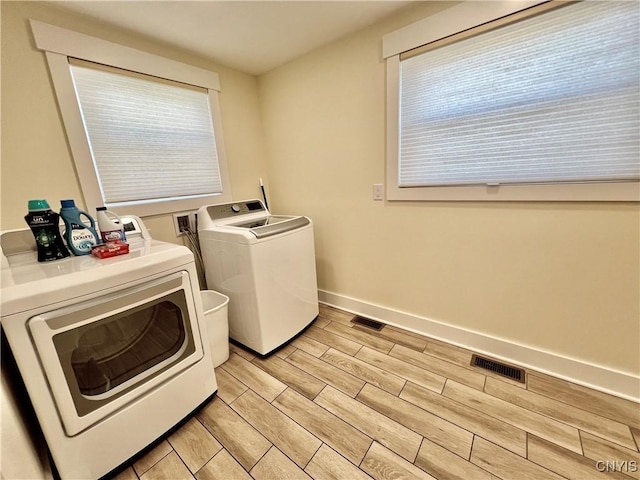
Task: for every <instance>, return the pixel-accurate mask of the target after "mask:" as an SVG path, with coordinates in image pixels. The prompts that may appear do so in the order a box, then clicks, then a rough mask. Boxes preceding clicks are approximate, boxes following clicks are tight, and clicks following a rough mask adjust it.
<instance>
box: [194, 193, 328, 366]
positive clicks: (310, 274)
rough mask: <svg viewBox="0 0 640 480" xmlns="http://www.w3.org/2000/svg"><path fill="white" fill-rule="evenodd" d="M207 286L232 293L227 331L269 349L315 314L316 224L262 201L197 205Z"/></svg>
mask: <svg viewBox="0 0 640 480" xmlns="http://www.w3.org/2000/svg"><path fill="white" fill-rule="evenodd" d="M198 237H199V239H200V248H201V250H202V257H203V260H204V265H205V277H206V279H207V285H208V287H209V288H211V289H213V290H216V291H218V292H221V293H224V294H225V295H227V296H228V297H229V336H230V337H231V338H232V339H233V340H235V341H236V342H238V343H240V344H242V345H244V346H246V347H248V348H250V349H251V350H253V351H255V352H257V353H259V354H260V355H268V354H269V353H271V352H273V351H274V350H276V349H278V348H280V347H281V346H283V345H284V344H286V343H287V342H288V341H289V340H291V339H292V338H293V337H295V336H296V335H297V334H298V333H300V332H301V331H302V330H304V328H305V327H307V325H309V324H310V323H311V322H312V321H313V320H314V319H315V318H316V317H317V316H318V287H317V281H316V263H315V248H314V241H313V223H312V222H311V220H310V219H309V218H307V217H304V216H283V215H271V214H270V213H269V211H268V210H267V209H266V208H265V206H264V204H263V203H262V202H261V201H259V200H249V201H242V202H235V203H227V204H221V205H209V206H205V207H202V208H200V210H199V211H198Z"/></svg>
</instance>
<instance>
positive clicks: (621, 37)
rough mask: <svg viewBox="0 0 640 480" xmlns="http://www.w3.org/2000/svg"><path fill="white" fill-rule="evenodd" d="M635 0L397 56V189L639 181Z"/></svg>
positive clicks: (580, 7)
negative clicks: (398, 133)
mask: <svg viewBox="0 0 640 480" xmlns="http://www.w3.org/2000/svg"><path fill="white" fill-rule="evenodd" d="M638 10H639V9H638V5H637V3H636V2H578V3H575V4H570V5H568V6H564V7H561V8H557V9H554V10H550V11H548V12H545V13H544V14H540V15H538V16H533V17H530V18H527V19H525V20H522V21H519V22H516V23H512V24H509V25H506V26H503V27H500V28H497V29H494V30H490V31H487V32H484V33H481V34H479V35H477V36H473V37H471V38H467V39H465V40H461V41H459V42H455V43H451V44H448V45H445V46H442V47H440V48H435V49H433V50H430V51H428V52H426V53H422V54H420V55H417V56H413V57H410V58H407V59H403V60H402V61H401V64H400V69H401V70H400V75H401V76H400V119H399V122H400V141H399V158H400V160H399V172H398V173H399V175H398V178H399V186H400V187H414V186H431V185H433V186H436V185H472V184H510V183H515V184H517V183H547V182H590V181H626V180H635V179H638V178H640V162H639V158H640V150H639V140H638V132H639V130H640V125H639V121H638V118H639V100H638V98H639V92H638V90H639V89H638V86H639V82H640V78H639V75H640V64H639V63H640V49H639V38H638V37H639V32H640V28H639V22H638Z"/></svg>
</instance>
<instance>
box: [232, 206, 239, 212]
mask: <svg viewBox="0 0 640 480" xmlns="http://www.w3.org/2000/svg"><path fill="white" fill-rule="evenodd" d="M231 210H233V212H234V213H238V212H239V211H240V205H231Z"/></svg>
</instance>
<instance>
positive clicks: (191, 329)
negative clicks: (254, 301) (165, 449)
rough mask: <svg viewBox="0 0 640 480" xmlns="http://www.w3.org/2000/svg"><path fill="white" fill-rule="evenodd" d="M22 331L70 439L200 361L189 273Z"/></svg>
mask: <svg viewBox="0 0 640 480" xmlns="http://www.w3.org/2000/svg"><path fill="white" fill-rule="evenodd" d="M28 327H29V330H30V332H31V334H32V337H33V339H34V342H35V345H36V351H37V354H38V356H39V358H40V362H41V365H42V367H43V369H44V371H45V374H46V377H47V381H48V382H49V386H50V389H51V391H52V392H53V396H54V399H55V402H56V405H57V408H58V411H59V412H60V415H61V417H62V423H63V425H64V429H65V432H66V433H67V435H69V436H73V435H77V434H78V433H80V432H81V431H82V430H84V429H86V428H88V427H89V426H91V425H93V424H94V423H96V422H97V421H99V420H101V419H103V418H105V416H107V415H109V414H111V413H113V412H114V411H116V410H118V409H120V408H122V407H123V406H124V405H126V404H127V403H129V402H131V401H132V400H133V399H135V398H138V397H139V396H141V395H143V394H144V393H146V392H148V391H149V390H151V389H152V388H155V387H157V386H159V385H161V384H162V383H164V382H166V381H169V380H170V378H171V377H172V376H174V375H176V374H178V373H179V372H181V371H182V370H184V369H186V368H188V367H189V366H190V365H193V364H194V363H196V362H198V361H199V360H201V359H202V358H203V351H202V340H201V338H200V332H199V329H198V321H197V313H196V310H195V304H194V301H193V294H192V289H191V282H190V281H189V275H188V273H187V272H179V273H175V274H172V275H169V276H167V277H163V278H160V279H157V280H155V281H151V282H148V283H144V284H141V285H137V286H135V287H131V288H128V289H125V290H120V291H118V292H115V293H112V294H108V295H105V296H101V297H99V298H97V299H93V300H90V301H86V302H82V303H79V304H76V305H73V306H71V307H68V308H64V309H60V310H55V311H52V312H48V313H45V314H41V315H37V316H35V317H32V318H31V319H29V321H28Z"/></svg>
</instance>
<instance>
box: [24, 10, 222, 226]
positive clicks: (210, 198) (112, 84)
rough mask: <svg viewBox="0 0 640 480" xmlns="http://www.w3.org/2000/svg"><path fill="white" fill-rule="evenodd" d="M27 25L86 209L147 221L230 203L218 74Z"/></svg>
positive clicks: (66, 32)
mask: <svg viewBox="0 0 640 480" xmlns="http://www.w3.org/2000/svg"><path fill="white" fill-rule="evenodd" d="M31 23H32V28H33V31H34V36H35V38H36V44H37V46H38V48H40V49H41V50H45V52H46V55H47V60H48V63H49V68H50V71H51V75H52V79H53V82H54V87H55V90H56V95H57V97H58V103H59V106H60V110H61V112H62V116H63V120H64V123H65V128H66V131H67V136H68V139H69V144H70V146H71V150H72V154H73V158H74V162H75V165H76V169H77V171H78V176H79V178H80V183H81V187H82V191H83V194H84V197H85V201H86V204H87V208H92V207H97V206H100V205H105V206H107V207H109V209H111V210H114V211H116V212H118V211H119V210H120V211H122V212H128V213H135V214H138V215H141V216H143V215H155V214H162V213H169V212H172V211H180V210H190V209H195V208H198V207H200V206H201V205H204V204H206V203H219V202H224V201H229V200H231V192H230V187H229V179H228V174H227V168H226V161H225V155H224V144H223V140H222V128H221V123H220V112H219V106H218V90H219V82H218V76H217V74H216V73H213V72H209V71H207V70H203V69H199V68H196V67H193V66H190V65H185V64H181V63H179V62H174V61H172V60H169V59H165V58H162V57H157V56H155V55H151V54H148V53H145V52H140V51H137V50H133V49H130V48H127V47H124V46H121V45H117V44H113V43H110V42H106V41H103V40H100V39H96V38H93V37H89V36H86V35H81V34H78V33H75V32H71V31H68V30H64V29H61V28H58V27H54V26H51V25H46V24H43V23H40V22H36V21H32V22H31Z"/></svg>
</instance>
